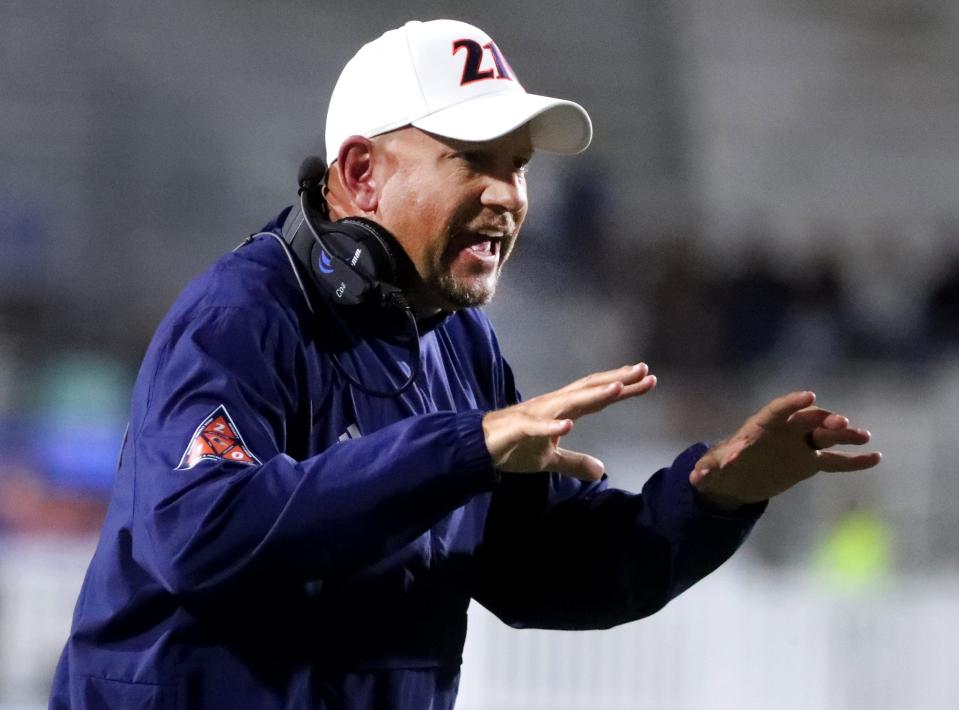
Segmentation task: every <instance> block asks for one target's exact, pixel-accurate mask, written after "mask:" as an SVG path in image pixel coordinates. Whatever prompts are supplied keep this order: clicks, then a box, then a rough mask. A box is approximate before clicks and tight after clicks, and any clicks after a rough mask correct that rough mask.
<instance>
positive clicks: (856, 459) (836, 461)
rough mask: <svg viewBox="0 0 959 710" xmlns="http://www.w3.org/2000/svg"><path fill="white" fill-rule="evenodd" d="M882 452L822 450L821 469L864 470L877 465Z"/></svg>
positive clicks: (832, 470)
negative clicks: (851, 452) (858, 452)
mask: <svg viewBox="0 0 959 710" xmlns="http://www.w3.org/2000/svg"><path fill="white" fill-rule="evenodd" d="M881 459H882V454H881V453H879V452H878V451H873V452H871V453H868V454H846V453H842V452H840V451H820V452H819V464H818V465H819V470H820V471H827V472H837V471H863V470H865V469H867V468H872V467H873V466H875V465H877V464H878V463H879V461H880V460H881Z"/></svg>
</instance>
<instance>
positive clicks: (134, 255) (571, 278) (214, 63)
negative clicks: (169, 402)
mask: <svg viewBox="0 0 959 710" xmlns="http://www.w3.org/2000/svg"><path fill="white" fill-rule="evenodd" d="M436 17H451V18H455V19H462V20H465V21H468V22H472V23H474V24H477V25H479V26H481V27H482V28H484V29H486V30H487V31H488V32H489V33H490V34H491V35H492V36H493V37H494V39H495V40H496V41H497V44H498V45H499V47H500V48H501V49H502V50H503V52H504V53H505V55H506V56H507V58H508V59H509V61H510V63H511V64H512V66H513V68H514V69H515V70H516V72H517V74H518V75H519V78H520V80H521V81H522V83H523V84H524V86H525V87H526V88H527V89H528V90H530V91H534V92H537V93H545V94H548V95H554V96H561V97H565V98H570V99H573V100H575V101H578V102H579V103H581V104H583V105H584V106H586V107H587V109H588V110H589V111H590V113H591V115H592V118H593V121H594V127H595V140H594V143H593V145H592V147H591V148H590V149H589V151H588V152H587V153H585V154H584V155H581V156H578V157H575V158H555V157H553V156H548V155H540V156H536V157H535V158H534V160H533V163H532V165H531V169H530V173H529V183H530V199H531V212H530V217H529V220H528V222H527V227H526V228H525V229H524V235H523V238H522V239H521V241H520V246H519V249H518V252H517V254H516V256H515V258H514V261H513V262H511V263H510V265H509V267H508V268H507V269H506V273H505V278H504V281H503V285H502V286H501V290H500V293H499V294H498V296H497V299H496V301H495V302H494V304H493V305H492V306H491V307H490V308H489V312H490V314H491V317H492V318H493V320H494V323H495V324H496V325H497V328H498V332H499V336H500V340H501V342H502V344H503V348H504V351H505V353H506V354H507V357H508V358H509V359H510V360H511V362H512V364H513V367H514V369H515V371H516V373H517V377H518V383H519V386H520V388H521V390H522V391H523V392H524V393H526V394H527V395H533V394H537V393H539V392H542V391H545V390H547V389H551V388H554V387H557V386H560V385H562V384H565V383H566V382H567V381H569V380H570V379H573V378H575V377H578V376H580V375H581V374H584V373H586V372H588V371H592V370H596V369H606V368H609V367H612V366H616V365H619V364H621V363H625V362H633V361H636V360H639V359H644V360H646V361H647V362H649V363H651V365H652V367H653V370H654V371H655V372H656V373H657V374H658V375H659V378H660V385H659V387H658V388H657V390H656V391H655V392H654V393H652V394H650V395H649V396H647V397H644V398H642V399H640V400H638V401H634V402H630V403H628V404H625V405H623V406H621V407H619V408H616V409H615V410H613V411H610V412H607V413H604V414H602V415H599V416H597V417H594V418H593V419H592V420H588V421H584V422H583V423H582V425H581V426H579V427H578V428H577V432H576V433H575V435H574V441H573V442H571V445H574V446H578V447H582V448H583V449H584V450H588V451H591V452H593V453H595V454H596V455H598V456H600V457H601V458H603V459H604V460H605V462H606V464H607V469H608V472H609V474H610V476H611V478H612V481H613V483H614V484H615V485H619V486H622V487H625V488H629V489H632V490H637V489H638V488H639V487H640V486H641V485H642V483H643V481H644V480H645V479H646V478H647V477H648V476H649V475H650V474H651V473H652V472H653V471H655V470H656V469H657V468H659V467H661V466H663V465H666V464H668V463H669V461H670V460H671V459H672V457H673V456H674V455H675V454H676V453H678V452H679V451H680V450H681V449H683V448H684V447H685V446H687V445H688V444H689V443H691V442H693V441H696V440H707V441H709V440H715V439H717V438H721V437H722V436H724V435H727V434H729V433H731V432H732V430H733V429H734V428H735V427H736V426H737V425H738V424H739V422H740V421H741V420H742V419H743V418H745V417H746V416H747V415H749V414H750V413H752V412H753V411H754V410H755V409H756V408H758V407H759V406H761V405H762V404H763V403H765V402H766V401H767V400H769V399H770V398H772V397H773V396H776V395H778V394H781V393H783V392H786V391H790V390H793V389H801V388H811V389H814V390H815V391H816V392H817V393H818V394H819V401H820V403H821V404H822V405H824V406H827V407H830V408H835V409H838V410H840V411H843V412H844V413H847V414H849V415H850V416H851V417H852V418H853V419H854V421H855V422H856V423H858V424H861V425H863V426H866V427H868V428H870V429H871V431H872V433H873V436H874V444H875V447H876V448H878V449H880V450H882V451H883V452H884V454H885V458H884V460H883V463H882V465H881V466H880V467H879V468H878V469H876V470H875V471H873V472H869V473H860V474H851V475H850V474H847V475H835V474H833V475H821V476H819V477H818V478H816V479H813V480H811V481H809V482H807V483H805V484H803V485H801V486H799V487H797V488H795V489H793V490H792V491H790V492H788V493H787V494H785V495H783V496H781V497H780V498H778V499H776V500H775V501H773V503H772V504H771V505H770V508H769V511H768V513H767V515H766V516H765V517H764V518H763V520H762V521H761V522H760V523H759V525H758V526H757V528H756V530H755V532H754V534H753V536H752V538H751V539H750V541H749V542H748V543H747V545H746V546H745V548H744V549H743V550H742V551H741V552H740V553H739V554H738V555H737V556H736V558H735V559H734V560H733V561H732V562H731V563H730V564H728V565H727V566H725V567H724V568H722V569H721V570H720V571H718V572H717V573H716V574H714V575H713V576H712V577H710V578H708V579H707V580H705V581H703V582H702V583H700V584H699V585H698V586H697V587H695V588H693V589H692V590H690V591H689V592H688V593H687V594H685V595H683V596H682V597H680V598H678V599H677V600H675V601H674V602H673V603H672V604H671V605H670V606H669V607H668V608H667V609H666V610H664V611H663V612H661V613H659V614H657V615H656V616H654V617H652V618H650V619H648V620H644V621H640V622H637V623H633V624H629V625H627V626H625V627H622V628H619V629H616V630H613V631H609V632H596V633H592V632H591V633H575V634H574V633H556V632H553V633H547V632H539V631H522V632H520V631H513V630H511V629H507V628H506V627H504V626H502V625H501V624H499V623H498V622H497V621H496V620H495V619H493V618H492V617H491V616H490V615H489V614H488V613H487V612H485V611H484V610H483V609H482V608H478V607H475V606H474V608H473V609H471V612H470V618H471V622H470V623H471V634H470V640H469V642H468V645H467V649H466V665H465V671H464V676H463V683H462V693H461V700H460V704H459V705H458V707H460V708H466V709H473V710H481V709H482V710H501V709H507V708H516V709H520V708H524V709H525V708H551V709H555V708H569V709H571V710H578V709H580V708H590V710H597V709H600V710H601V709H605V708H653V709H655V710H680V709H687V708H688V709H690V710H691V709H693V708H696V709H697V710H698V709H700V708H704V707H710V708H737V710H751V709H753V708H755V709H759V708H763V709H766V710H768V709H770V708H800V707H801V708H804V709H805V710H809V709H813V710H820V709H822V710H827V709H829V710H833V709H836V710H839V709H857V710H858V709H860V708H875V709H882V708H890V709H891V708H900V709H901V708H908V709H910V710H913V709H925V708H930V709H937V710H938V709H942V708H955V707H957V706H959V674H956V673H955V667H956V663H957V662H959V651H957V645H956V643H955V638H956V637H957V635H959V605H957V604H956V601H955V600H956V599H957V598H959V506H957V505H956V501H957V500H959V475H957V470H956V469H957V463H956V462H957V460H959V436H957V434H959V394H957V393H959V360H957V353H959V315H957V309H959V207H957V199H956V198H957V195H959V53H957V52H956V47H957V42H959V5H957V4H956V3H954V2H950V0H829V1H828V2H827V1H824V0H808V1H807V2H803V3H796V2H789V1H788V0H675V1H672V2H666V1H664V0H659V1H643V0H594V1H593V2H590V3H588V4H587V3H572V2H550V3H545V2H527V3H507V2H497V1H496V0H489V1H488V2H484V3H469V2H461V1H460V2H442V3H441V2H417V1H415V0H407V2H404V3H387V2H367V3H327V2H307V1H306V0H300V1H299V2H293V1H290V2H280V1H274V2H256V3H252V2H247V3H238V2H227V1H226V0H207V1H206V2H203V3H193V2H185V1H180V2H167V3H139V2H129V3H114V2H105V1H99V0H88V1H87V2H84V3H61V2H48V1H45V0H30V1H29V2H28V1H26V0H7V2H4V3H3V4H2V5H0V708H3V709H4V710H13V709H14V708H15V709H17V710H28V709H32V708H39V707H42V706H43V705H44V703H45V697H46V694H47V692H48V689H49V683H50V676H51V673H52V669H53V665H54V664H55V662H56V658H57V655H58V654H59V651H60V649H61V647H62V644H63V643H64V641H65V638H66V634H67V632H68V628H69V619H70V615H71V613H72V608H73V604H74V601H75V599H76V594H77V590H78V588H79V584H80V581H81V579H82V575H83V571H84V568H85V565H86V563H87V560H88V559H89V557H90V555H91V554H92V550H93V547H94V546H95V544H96V535H97V531H98V527H99V523H100V520H101V518H102V516H103V513H104V509H105V505H106V500H107V498H108V495H109V490H110V486H111V481H112V477H113V468H114V463H115V458H116V454H117V451H118V449H119V443H120V438H121V436H122V432H123V428H124V425H125V421H126V416H127V409H128V405H129V397H130V388H131V384H132V380H133V377H134V376H135V373H136V370H137V367H138V365H139V361H140V358H141V357H142V355H143V353H144V350H145V348H146V345H147V343H148V341H149V338H150V337H151V334H152V332H153V329H154V328H155V326H156V325H157V323H158V322H159V320H160V318H161V316H162V315H163V313H164V312H165V310H166V309H167V308H168V306H169V305H170V304H171V302H172V300H173V299H174V298H175V296H176V295H177V293H178V292H179V291H180V290H181V289H182V288H183V287H184V286H185V285H186V283H187V282H188V281H189V280H190V279H191V278H192V277H193V276H195V275H196V274H198V273H199V272H200V271H201V270H203V269H204V268H205V267H206V266H207V265H208V264H210V263H211V262H212V261H214V260H215V259H216V258H218V257H219V256H220V255H221V254H223V253H224V252H226V251H228V250H229V249H231V248H232V247H233V246H234V245H235V244H237V243H238V242H240V241H241V240H242V239H243V238H244V237H245V236H246V235H247V234H249V233H251V232H253V231H256V230H258V228H259V227H260V226H261V225H263V224H264V223H266V222H267V221H268V220H269V219H270V218H271V217H272V216H273V215H274V214H275V213H276V212H278V211H279V210H280V209H281V208H282V207H283V206H285V205H286V204H289V203H290V202H291V200H292V198H293V197H294V195H295V192H294V190H295V175H296V170H297V167H298V165H299V163H300V160H301V159H302V158H303V157H304V156H305V155H307V154H309V153H310V152H316V151H320V153H321V154H322V149H321V146H322V135H323V125H324V118H325V112H326V105H327V98H328V96H329V93H330V91H331V89H332V87H333V84H334V82H335V79H336V76H337V74H338V72H339V69H340V67H342V65H343V64H344V63H345V62H346V60H347V59H348V58H349V57H350V56H351V55H352V53H353V52H354V51H355V50H356V48H357V47H358V46H359V45H360V44H362V43H363V42H365V41H368V40H369V39H372V38H374V37H376V36H377V35H379V34H380V33H381V32H383V31H385V30H387V29H391V28H393V27H395V26H399V25H400V24H402V23H403V22H405V21H406V20H408V19H414V18H416V19H432V18H436Z"/></svg>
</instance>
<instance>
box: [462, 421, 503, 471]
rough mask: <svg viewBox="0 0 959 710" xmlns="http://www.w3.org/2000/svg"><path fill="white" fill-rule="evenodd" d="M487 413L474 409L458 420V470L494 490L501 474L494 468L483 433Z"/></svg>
mask: <svg viewBox="0 0 959 710" xmlns="http://www.w3.org/2000/svg"><path fill="white" fill-rule="evenodd" d="M485 414H486V412H485V411H483V410H480V409H472V410H469V411H467V412H462V413H460V414H458V415H457V418H456V426H455V431H456V446H455V451H456V470H457V471H458V472H459V473H461V474H466V475H469V476H471V477H475V478H476V480H477V481H478V482H480V483H481V484H485V485H483V487H484V488H487V489H492V488H494V487H495V486H496V485H497V484H499V480H500V473H499V471H497V470H496V469H495V468H494V467H493V459H492V457H491V456H490V453H489V450H488V449H487V448H486V436H485V434H484V433H483V416H484V415H485Z"/></svg>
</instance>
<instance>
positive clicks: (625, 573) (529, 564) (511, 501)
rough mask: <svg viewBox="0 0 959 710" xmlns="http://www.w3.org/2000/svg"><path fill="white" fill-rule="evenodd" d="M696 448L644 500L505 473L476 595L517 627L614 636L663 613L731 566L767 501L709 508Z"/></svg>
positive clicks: (554, 478)
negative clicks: (699, 485)
mask: <svg viewBox="0 0 959 710" xmlns="http://www.w3.org/2000/svg"><path fill="white" fill-rule="evenodd" d="M704 451H705V446H703V445H702V444H699V445H696V446H693V447H690V448H689V449H687V450H686V451H684V452H683V453H682V454H680V455H679V457H678V458H677V459H676V460H675V461H674V462H673V464H672V466H670V467H668V468H664V469H662V470H660V471H658V472H656V473H655V474H654V475H653V476H652V477H651V478H650V479H649V480H648V481H647V482H646V484H645V485H644V486H643V490H642V492H641V493H639V494H634V493H628V492H626V491H623V490H617V489H613V488H608V487H607V479H606V478H605V477H604V479H603V480H602V481H600V482H598V483H595V484H585V483H581V482H579V481H576V480H574V479H570V478H567V477H563V476H560V475H558V474H538V475H505V474H504V476H503V482H502V484H501V486H500V487H499V489H498V490H497V491H496V492H495V493H494V495H493V503H492V507H491V510H490V514H489V517H488V519H487V525H486V531H485V535H484V543H483V546H482V547H481V549H480V551H479V554H478V555H477V566H476V573H477V578H476V583H475V586H474V590H475V593H474V597H475V598H476V600H477V601H479V602H480V603H481V604H483V605H484V606H485V607H487V608H488V609H489V610H490V611H492V612H493V613H494V614H496V615H497V616H499V617H500V618H501V619H502V620H503V621H505V622H506V623H508V624H510V625H511V626H514V627H517V628H522V627H536V628H552V629H596V628H609V627H611V626H615V625H617V624H622V623H625V622H628V621H633V620H635V619H639V618H641V617H644V616H648V615H650V614H652V613H653V612H655V611H657V610H659V609H661V608H662V607H663V606H665V605H666V603H667V602H668V601H669V600H670V599H672V598H673V597H675V596H676V595H678V594H680V593H681V592H683V591H684V590H685V589H688V588H689V587H690V586H692V585H693V584H694V583H695V582H697V581H698V580H700V579H702V578H703V577H705V576H706V575H707V574H709V573H710V572H712V571H713V570H715V569H716V568H717V567H719V565H721V564H722V563H723V562H724V561H726V560H727V559H728V558H729V557H730V556H731V555H732V554H733V552H735V551H736V549H737V548H738V547H739V545H740V544H742V542H743V541H744V540H745V538H746V536H747V535H748V533H749V531H750V530H751V528H752V526H753V525H754V523H755V522H756V520H757V519H758V517H759V515H760V514H761V513H762V511H763V510H764V509H765V505H766V504H765V503H761V504H757V505H754V506H750V507H749V508H748V509H745V510H743V511H742V512H740V513H737V514H732V515H728V514H722V513H717V512H713V511H710V510H707V509H706V508H704V507H703V506H702V504H701V503H700V502H699V500H698V499H697V495H696V493H695V490H694V489H693V488H692V486H691V485H690V484H689V482H688V476H689V472H690V471H691V470H692V467H693V465H694V464H695V462H696V460H697V459H698V458H699V457H700V456H701V455H702V454H703V452H704Z"/></svg>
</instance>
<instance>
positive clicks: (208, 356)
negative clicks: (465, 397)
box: [132, 307, 498, 596]
mask: <svg viewBox="0 0 959 710" xmlns="http://www.w3.org/2000/svg"><path fill="white" fill-rule="evenodd" d="M302 361H303V347H302V345H300V341H299V338H298V337H297V334H296V333H295V331H294V328H293V327H292V326H291V325H290V324H289V323H286V324H284V323H283V321H282V319H275V318H267V317H266V316H265V315H261V314H259V313H257V312H255V311H250V310H248V309H239V308H225V307H217V308H208V309H205V310H203V311H201V312H200V313H199V314H198V315H196V316H195V317H194V318H192V319H191V320H189V321H188V322H185V323H182V324H179V325H177V326H175V327H174V328H173V331H172V334H171V335H170V337H169V338H168V340H167V342H166V344H165V346H164V347H163V349H162V351H161V352H160V353H159V354H158V356H157V357H156V358H155V362H154V363H153V366H154V367H155V373H154V374H153V376H152V385H151V388H150V391H149V395H148V397H147V403H146V406H145V408H144V409H143V411H142V413H141V415H140V421H137V419H136V409H135V410H134V413H135V418H134V422H133V423H134V427H135V428H134V429H132V431H133V437H132V439H133V441H132V456H133V458H134V461H133V466H134V484H133V486H134V491H133V498H134V502H133V519H132V530H133V536H132V537H133V540H132V543H133V555H134V558H135V559H136V560H137V562H138V563H139V564H140V565H142V566H143V567H144V568H145V569H147V570H148V571H149V572H150V573H151V574H152V575H153V576H154V577H155V578H156V579H157V580H158V581H159V582H160V583H161V584H163V585H164V586H165V587H166V588H167V589H169V590H170V591H172V592H173V593H175V594H178V595H181V596H189V595H204V594H208V593H210V592H213V591H220V590H223V589H229V588H233V587H235V586H240V587H249V586H250V585H257V584H261V583H262V584H266V583H269V584H271V585H272V584H283V583H285V582H292V583H297V582H305V581H308V580H315V579H322V578H324V577H325V576H327V575H334V574H342V573H347V572H350V571H355V570H357V569H361V568H362V567H363V566H365V565H367V564H369V563H371V562H373V561H375V560H377V559H380V558H381V557H382V556H385V555H387V554H389V553H390V552H393V551H396V550H399V549H400V548H402V547H403V546H405V545H407V544H408V543H410V542H411V541H413V540H414V539H415V538H416V537H418V536H419V535H421V534H422V533H423V532H425V531H426V530H427V529H428V528H429V527H430V526H431V525H432V524H434V523H435V522H436V521H438V520H439V519H441V518H442V517H443V516H444V515H446V514H447V513H449V512H450V511H451V510H453V509H455V508H457V507H459V506H461V505H463V504H464V503H465V502H466V501H467V500H468V499H469V498H470V497H471V496H473V495H475V494H477V493H480V492H483V491H487V490H490V489H491V488H492V487H493V486H494V485H495V483H496V482H497V480H498V474H497V473H496V472H495V471H494V470H493V469H492V466H491V461H490V458H489V454H488V452H487V450H486V446H485V443H484V439H483V432H482V412H479V411H467V412H461V413H453V412H438V413H432V414H427V415H422V416H416V417H411V418H409V419H405V420H402V421H398V422H396V423H394V424H392V425H390V426H387V427H384V428H383V429H381V430H379V431H376V432H373V433H369V434H367V435H365V436H363V437H361V438H358V439H353V440H347V441H342V442H340V443H337V444H334V445H333V446H331V447H330V448H328V449H327V450H325V451H323V452H322V453H320V454H318V455H316V456H313V457H312V458H307V459H305V460H302V461H296V460H294V459H293V458H291V457H290V456H288V455H286V454H285V453H283V451H284V448H285V441H286V439H287V437H288V436H291V435H292V432H291V431H290V427H291V426H292V422H294V421H295V419H296V417H297V412H296V410H297V407H299V406H302V404H301V403H300V402H301V400H302V399H303V398H302V393H299V392H298V391H297V390H298V388H297V381H298V378H302V376H303V370H302V367H301V366H302ZM148 362H149V359H148ZM307 402H308V398H307ZM221 406H222V407H223V410H222V411H226V412H227V413H228V415H229V421H230V423H231V424H232V426H233V427H235V429H236V432H235V433H236V434H237V435H238V436H240V437H242V444H243V446H244V450H245V451H248V453H249V459H248V460H245V461H233V460H230V459H229V457H210V458H205V459H201V460H199V461H196V462H195V464H194V465H192V466H191V465H184V463H185V462H186V450H187V449H188V447H189V446H190V445H191V442H196V433H195V432H196V431H197V428H198V425H200V424H201V423H202V422H204V421H205V418H208V417H209V416H210V414H211V412H217V411H221V410H220V409H219V408H220V407H221ZM300 417H301V418H302V413H300ZM241 457H242V454H241ZM187 463H188V462H187Z"/></svg>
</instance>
